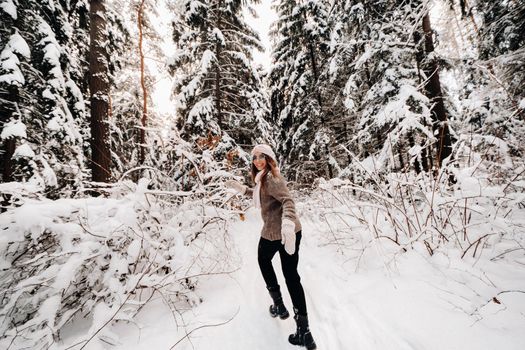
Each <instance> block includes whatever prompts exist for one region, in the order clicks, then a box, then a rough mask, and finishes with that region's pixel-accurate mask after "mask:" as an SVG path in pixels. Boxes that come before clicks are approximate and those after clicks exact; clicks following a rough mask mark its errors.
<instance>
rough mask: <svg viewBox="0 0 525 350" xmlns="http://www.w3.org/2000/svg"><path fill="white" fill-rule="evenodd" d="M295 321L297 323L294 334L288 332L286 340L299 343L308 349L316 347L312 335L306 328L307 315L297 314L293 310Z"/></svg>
mask: <svg viewBox="0 0 525 350" xmlns="http://www.w3.org/2000/svg"><path fill="white" fill-rule="evenodd" d="M294 319H295V323H296V324H297V331H296V332H295V334H290V336H289V337H288V341H289V342H290V344H293V345H300V346H304V347H306V349H308V350H314V349H317V345H315V341H314V337H313V336H312V333H311V332H310V329H309V328H308V317H307V316H304V315H299V314H298V313H297V311H296V310H295V317H294Z"/></svg>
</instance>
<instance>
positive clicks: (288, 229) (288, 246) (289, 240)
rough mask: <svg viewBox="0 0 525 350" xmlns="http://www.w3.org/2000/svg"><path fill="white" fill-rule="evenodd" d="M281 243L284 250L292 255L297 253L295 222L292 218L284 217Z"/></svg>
mask: <svg viewBox="0 0 525 350" xmlns="http://www.w3.org/2000/svg"><path fill="white" fill-rule="evenodd" d="M281 237H282V239H281V243H282V244H284V250H286V252H287V253H288V254H290V255H293V253H295V224H294V222H293V221H292V220H290V219H283V222H282V224H281Z"/></svg>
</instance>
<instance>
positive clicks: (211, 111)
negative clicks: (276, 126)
mask: <svg viewBox="0 0 525 350" xmlns="http://www.w3.org/2000/svg"><path fill="white" fill-rule="evenodd" d="M245 6H246V2H245V1H241V0H232V1H226V0H205V1H194V0H185V1H182V6H181V10H180V13H178V14H177V16H176V19H175V21H174V37H173V38H174V41H175V44H176V52H175V55H174V57H173V59H172V62H171V67H172V69H173V76H174V79H175V83H174V90H175V93H176V94H177V97H176V101H177V112H178V116H177V118H178V122H177V125H178V128H179V129H180V135H181V137H182V138H183V139H184V140H186V141H187V142H189V143H190V144H192V145H194V147H195V149H196V150H198V152H203V151H211V154H212V155H213V156H214V157H217V159H220V158H222V157H224V156H225V155H226V154H227V153H228V152H237V153H238V154H239V156H240V157H241V159H243V160H244V161H245V162H249V157H248V155H247V154H246V153H245V152H243V151H242V149H239V146H249V145H252V144H254V143H256V142H261V141H265V142H268V141H269V140H270V127H269V125H268V123H267V122H266V120H265V118H266V116H267V115H268V108H267V96H266V95H265V94H264V89H263V83H262V80H261V77H260V76H259V72H258V71H257V70H256V69H255V68H254V64H253V62H252V57H251V50H252V49H254V48H255V49H262V48H261V45H260V43H259V39H258V35H257V34H256V33H255V32H254V31H253V29H251V28H250V27H249V26H248V25H247V24H246V22H245V21H244V17H243V9H244V8H245Z"/></svg>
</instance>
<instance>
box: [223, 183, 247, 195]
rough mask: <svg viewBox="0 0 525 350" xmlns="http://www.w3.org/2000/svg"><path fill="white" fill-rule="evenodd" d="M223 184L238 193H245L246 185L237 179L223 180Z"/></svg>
mask: <svg viewBox="0 0 525 350" xmlns="http://www.w3.org/2000/svg"><path fill="white" fill-rule="evenodd" d="M224 186H226V187H227V188H230V189H232V190H234V191H236V192H238V193H240V194H244V193H246V188H247V187H246V186H245V185H243V184H241V183H240V182H239V181H235V180H227V181H226V182H224Z"/></svg>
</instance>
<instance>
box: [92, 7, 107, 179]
mask: <svg viewBox="0 0 525 350" xmlns="http://www.w3.org/2000/svg"><path fill="white" fill-rule="evenodd" d="M105 16H106V9H105V5H104V0H91V1H90V9H89V19H90V32H89V39H90V44H89V90H90V94H91V97H90V105H91V139H90V143H91V173H92V174H91V175H92V179H93V181H96V182H109V180H110V177H111V173H110V164H111V154H110V148H109V130H108V123H107V119H108V109H109V99H108V96H109V80H108V57H107V51H106V47H107V32H106V17H105Z"/></svg>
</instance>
